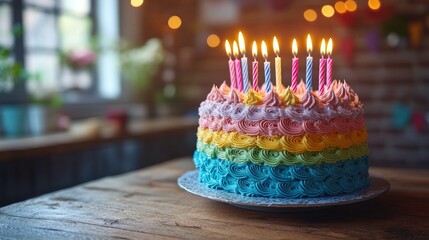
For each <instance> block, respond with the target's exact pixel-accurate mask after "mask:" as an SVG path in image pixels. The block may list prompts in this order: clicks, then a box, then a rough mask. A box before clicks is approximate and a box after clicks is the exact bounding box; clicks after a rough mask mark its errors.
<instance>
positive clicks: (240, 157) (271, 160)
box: [197, 141, 368, 167]
mask: <svg viewBox="0 0 429 240" xmlns="http://www.w3.org/2000/svg"><path fill="white" fill-rule="evenodd" d="M197 150H198V151H199V152H201V153H204V154H206V155H207V156H209V157H211V158H219V159H222V160H228V161H232V162H237V163H245V162H251V163H253V164H263V165H268V166H271V167H276V166H281V165H298V164H303V165H317V164H322V163H335V162H338V161H343V160H346V159H355V158H359V157H362V156H365V155H368V145H367V144H366V143H363V144H360V145H355V146H352V147H350V148H345V149H338V148H327V149H324V150H322V151H320V152H303V153H299V154H294V153H290V152H288V151H275V150H265V149H261V148H257V147H255V148H245V149H241V148H234V147H224V148H219V147H217V146H216V145H214V144H205V143H203V142H201V141H198V142H197Z"/></svg>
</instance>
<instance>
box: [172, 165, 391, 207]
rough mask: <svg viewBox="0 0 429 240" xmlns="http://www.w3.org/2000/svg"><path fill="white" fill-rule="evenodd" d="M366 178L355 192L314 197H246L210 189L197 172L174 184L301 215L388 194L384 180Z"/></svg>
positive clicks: (210, 195)
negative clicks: (364, 182)
mask: <svg viewBox="0 0 429 240" xmlns="http://www.w3.org/2000/svg"><path fill="white" fill-rule="evenodd" d="M369 179H370V181H371V185H370V186H369V187H367V188H364V189H361V190H359V191H356V192H354V193H350V194H342V195H338V196H324V197H316V198H270V197H249V196H244V195H241V194H237V193H231V192H228V191H225V190H222V189H213V188H209V187H207V186H205V185H204V184H202V183H201V182H200V181H199V180H198V170H191V171H188V172H186V173H184V174H183V175H182V176H180V177H179V178H178V179H177V183H178V185H179V186H180V187H181V188H183V189H184V190H186V191H187V192H189V193H192V194H194V195H197V196H200V197H203V198H206V199H210V200H213V201H218V202H224V203H228V204H230V205H233V206H236V207H240V208H244V209H249V210H256V211H266V212H300V211H312V210H319V209H323V208H328V207H334V206H341V205H349V204H354V203H359V202H364V201H368V200H370V199H374V198H376V197H379V196H381V195H382V194H384V193H386V192H387V191H389V189H390V184H389V182H388V181H386V180H385V179H383V178H379V177H374V176H370V178H369Z"/></svg>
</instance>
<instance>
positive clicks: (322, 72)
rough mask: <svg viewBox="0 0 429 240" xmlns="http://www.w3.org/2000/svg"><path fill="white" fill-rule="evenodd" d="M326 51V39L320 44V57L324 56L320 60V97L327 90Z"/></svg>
mask: <svg viewBox="0 0 429 240" xmlns="http://www.w3.org/2000/svg"><path fill="white" fill-rule="evenodd" d="M325 50H326V44H325V39H322V43H321V44H320V55H321V56H322V57H321V58H320V59H319V96H322V94H323V92H324V90H325V73H326V59H325V57H324V55H325Z"/></svg>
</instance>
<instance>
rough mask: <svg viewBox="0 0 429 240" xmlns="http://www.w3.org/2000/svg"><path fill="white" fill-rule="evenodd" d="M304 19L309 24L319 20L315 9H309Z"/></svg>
mask: <svg viewBox="0 0 429 240" xmlns="http://www.w3.org/2000/svg"><path fill="white" fill-rule="evenodd" d="M304 18H305V20H307V21H309V22H314V21H316V19H317V13H316V11H314V10H313V9H307V10H305V12H304Z"/></svg>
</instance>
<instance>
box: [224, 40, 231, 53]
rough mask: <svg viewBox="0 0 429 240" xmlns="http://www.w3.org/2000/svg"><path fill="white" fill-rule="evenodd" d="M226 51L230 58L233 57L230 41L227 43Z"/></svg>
mask: <svg viewBox="0 0 429 240" xmlns="http://www.w3.org/2000/svg"><path fill="white" fill-rule="evenodd" d="M225 49H226V55H228V57H231V45H230V44H229V41H228V40H226V41H225Z"/></svg>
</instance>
